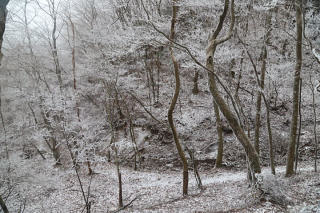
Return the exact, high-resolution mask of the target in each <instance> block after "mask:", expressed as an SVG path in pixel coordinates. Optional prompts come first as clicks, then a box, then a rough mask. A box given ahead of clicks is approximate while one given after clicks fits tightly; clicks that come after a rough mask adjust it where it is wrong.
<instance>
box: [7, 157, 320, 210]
mask: <svg viewBox="0 0 320 213" xmlns="http://www.w3.org/2000/svg"><path fill="white" fill-rule="evenodd" d="M13 157H15V158H16V159H15V161H12V162H19V163H15V164H12V168H13V170H12V172H11V174H10V175H11V179H12V180H13V182H12V184H14V187H13V192H12V195H11V196H10V197H9V198H8V200H7V204H8V207H9V209H11V212H19V208H20V207H21V206H23V203H24V204H25V210H24V212H30V213H37V212H42V213H43V212H83V208H84V205H83V204H84V201H83V198H82V194H81V191H80V187H79V183H78V181H77V178H76V175H75V172H74V171H73V170H72V169H70V168H54V167H53V166H52V162H50V161H48V160H47V161H42V160H41V159H40V158H39V159H37V160H36V159H32V160H23V159H20V160H19V161H17V158H19V156H18V155H16V156H13ZM310 165H311V164H309V165H307V164H303V165H301V166H300V167H299V174H298V175H297V176H296V177H294V178H284V177H283V174H284V171H285V167H279V168H277V177H278V178H279V179H280V180H281V184H283V186H284V188H285V189H288V195H289V196H290V195H291V198H292V199H293V200H294V201H295V203H296V204H297V205H298V204H299V205H300V204H301V205H304V204H303V202H302V200H300V197H303V194H304V193H307V192H308V194H310V193H314V192H313V191H312V190H317V191H316V192H318V193H319V192H320V186H319V185H316V183H318V184H319V175H318V174H317V175H315V174H314V172H313V168H312V167H311V166H310ZM35 170H36V172H34V171H35ZM94 171H95V172H96V173H97V174H95V175H93V176H91V177H90V176H88V175H87V174H86V170H85V166H83V167H82V169H81V171H80V175H81V180H82V183H83V186H84V189H85V191H86V192H87V190H88V186H89V185H90V202H91V203H92V212H101V213H102V212H111V211H115V210H117V208H118V207H117V204H118V201H117V198H118V179H117V174H116V168H115V166H114V165H113V164H110V163H100V164H98V165H94ZM121 173H122V178H123V198H124V204H125V205H126V204H127V203H129V202H130V201H131V200H133V199H135V198H136V197H137V199H136V200H135V201H134V202H133V203H132V204H131V205H130V206H128V207H127V208H125V209H124V210H122V211H123V212H287V211H290V208H291V209H293V207H289V210H288V209H283V208H282V207H279V206H276V205H274V204H271V203H270V202H262V203H260V202H257V201H258V199H257V198H255V196H256V194H255V193H254V192H253V191H252V190H251V189H250V188H248V185H247V182H246V172H245V171H230V170H224V169H218V170H215V169H211V170H209V171H203V172H201V174H200V175H201V178H202V182H203V185H204V190H202V191H201V190H199V189H198V188H197V184H196V181H195V179H194V176H193V172H192V171H190V173H189V175H190V176H189V178H190V181H189V196H187V197H182V172H178V171H166V172H163V171H161V172H160V171H159V172H158V171H157V169H156V168H154V170H153V171H150V170H149V171H134V170H133V169H131V168H121ZM3 174H4V173H2V175H1V178H5V176H4V175H3ZM6 174H7V173H6ZM263 174H265V175H266V174H270V169H269V168H263ZM12 177H14V178H12ZM90 182H91V184H89V183H90ZM289 186H290V187H289ZM4 189H5V188H4V187H2V189H1V192H2V193H3V191H2V190H4ZM292 190H298V191H297V193H293V191H292ZM292 196H294V197H292ZM315 199H319V201H320V193H319V194H318V197H316V198H315ZM319 201H318V202H319ZM308 202H309V204H310V205H311V204H314V203H315V202H317V201H316V200H309V201H307V202H306V203H308ZM297 211H298V210H297V209H294V210H292V211H291V212H297ZM305 212H308V211H305ZM310 212H312V211H310Z"/></svg>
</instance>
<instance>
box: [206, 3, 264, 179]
mask: <svg viewBox="0 0 320 213" xmlns="http://www.w3.org/2000/svg"><path fill="white" fill-rule="evenodd" d="M229 3H230V2H229V0H225V2H224V9H223V13H222V15H221V16H220V19H219V24H218V26H217V28H216V29H215V31H214V32H213V33H212V36H211V37H210V40H209V45H208V48H207V51H206V53H207V55H206V68H207V69H208V70H210V72H209V86H210V91H211V94H212V96H213V99H214V101H215V103H216V104H217V105H218V106H219V109H220V111H221V112H222V113H223V115H224V116H225V118H226V119H227V121H228V123H229V125H230V126H231V128H232V130H233V131H234V133H235V135H236V137H237V138H238V140H239V142H240V143H241V144H242V146H243V147H244V149H245V151H246V154H247V156H248V159H249V162H250V165H249V169H250V171H251V173H253V174H254V173H260V172H261V167H260V160H259V156H258V154H257V152H256V150H255V148H254V146H253V145H252V144H251V142H250V140H249V138H248V136H247V135H246V134H245V132H244V129H243V128H242V126H241V125H240V124H239V121H238V119H237V117H236V115H234V113H233V112H232V111H231V109H230V108H229V106H228V105H227V104H226V102H225V100H224V99H223V97H222V96H221V93H220V92H219V90H218V87H217V84H216V80H215V72H214V54H215V51H216V48H217V46H218V45H220V44H222V43H224V42H226V41H227V40H229V39H230V38H231V35H232V31H233V26H234V20H235V15H234V0H231V10H230V11H231V12H230V13H231V24H230V28H229V31H228V33H227V35H226V36H225V37H222V38H220V39H218V35H219V34H220V32H221V30H222V27H223V24H224V21H225V18H226V16H227V13H228V8H229ZM253 178H254V176H253Z"/></svg>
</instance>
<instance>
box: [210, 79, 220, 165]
mask: <svg viewBox="0 0 320 213" xmlns="http://www.w3.org/2000/svg"><path fill="white" fill-rule="evenodd" d="M212 80H213V81H215V79H214V78H213V79H212V78H209V81H212ZM209 84H210V82H209ZM213 108H214V114H215V116H216V127H217V133H218V153H217V159H216V163H215V167H216V168H220V167H222V159H223V134H222V122H221V118H220V112H219V107H218V105H217V104H216V103H215V102H214V103H213Z"/></svg>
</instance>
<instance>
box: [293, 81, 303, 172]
mask: <svg viewBox="0 0 320 213" xmlns="http://www.w3.org/2000/svg"><path fill="white" fill-rule="evenodd" d="M301 91H302V79H301V78H300V85H299V129H298V137H297V145H296V157H295V165H294V173H295V174H296V173H297V169H298V162H299V146H300V136H301V124H302V123H301V119H302V114H301Z"/></svg>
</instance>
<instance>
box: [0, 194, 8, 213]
mask: <svg viewBox="0 0 320 213" xmlns="http://www.w3.org/2000/svg"><path fill="white" fill-rule="evenodd" d="M0 206H1V208H2V210H3V212H4V213H9V210H8V208H7V206H6V203H5V202H4V200H3V199H2V197H1V195H0Z"/></svg>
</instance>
